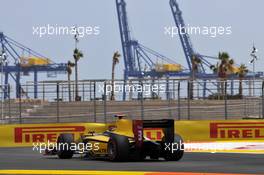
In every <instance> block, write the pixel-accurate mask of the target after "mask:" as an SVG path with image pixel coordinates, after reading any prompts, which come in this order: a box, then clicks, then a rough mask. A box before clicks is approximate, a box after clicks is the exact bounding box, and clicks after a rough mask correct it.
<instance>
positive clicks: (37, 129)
mask: <svg viewBox="0 0 264 175" xmlns="http://www.w3.org/2000/svg"><path fill="white" fill-rule="evenodd" d="M105 130H106V125H105V124H102V123H59V124H20V125H19V124H18V125H1V126H0V140H1V142H0V147H24V146H32V144H33V143H41V142H47V141H49V142H56V139H57V137H58V135H59V134H60V133H72V134H74V138H75V139H78V137H80V135H82V134H84V133H88V132H89V131H95V132H103V131H105Z"/></svg>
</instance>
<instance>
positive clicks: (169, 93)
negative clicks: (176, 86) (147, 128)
mask: <svg viewBox="0 0 264 175" xmlns="http://www.w3.org/2000/svg"><path fill="white" fill-rule="evenodd" d="M171 98H172V94H171V91H170V88H168V108H169V111H168V112H169V118H172V111H171V106H172V105H171Z"/></svg>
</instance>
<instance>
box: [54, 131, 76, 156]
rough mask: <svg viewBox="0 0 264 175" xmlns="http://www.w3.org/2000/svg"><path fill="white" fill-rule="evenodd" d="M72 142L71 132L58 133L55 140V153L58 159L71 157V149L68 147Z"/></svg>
mask: <svg viewBox="0 0 264 175" xmlns="http://www.w3.org/2000/svg"><path fill="white" fill-rule="evenodd" d="M73 142H74V139H73V135H72V134H60V135H59V137H58V140H57V149H58V151H57V155H58V157H59V158H60V159H71V158H72V156H73V151H72V150H71V149H70V147H71V144H72V143H73Z"/></svg>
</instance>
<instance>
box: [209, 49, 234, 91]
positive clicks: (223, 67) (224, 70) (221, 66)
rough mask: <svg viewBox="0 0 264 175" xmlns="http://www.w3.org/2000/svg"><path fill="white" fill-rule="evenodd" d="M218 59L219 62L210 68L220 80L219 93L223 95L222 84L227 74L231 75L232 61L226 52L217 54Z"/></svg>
mask: <svg viewBox="0 0 264 175" xmlns="http://www.w3.org/2000/svg"><path fill="white" fill-rule="evenodd" d="M218 59H219V61H220V62H219V63H217V64H216V65H212V66H211V67H210V68H211V69H212V70H213V72H214V73H217V74H218V77H219V78H220V80H221V93H222V94H224V84H225V81H226V79H227V76H228V74H230V73H233V67H234V60H233V59H231V58H230V56H229V54H228V53H227V52H219V54H218Z"/></svg>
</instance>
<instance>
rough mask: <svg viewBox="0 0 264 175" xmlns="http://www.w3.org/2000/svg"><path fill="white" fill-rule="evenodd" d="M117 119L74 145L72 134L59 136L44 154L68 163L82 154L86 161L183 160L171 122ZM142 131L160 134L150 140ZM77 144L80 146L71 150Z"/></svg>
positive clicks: (180, 145) (88, 134) (178, 138)
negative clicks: (78, 154)
mask: <svg viewBox="0 0 264 175" xmlns="http://www.w3.org/2000/svg"><path fill="white" fill-rule="evenodd" d="M117 117H118V119H117V121H116V122H115V123H114V124H110V125H109V127H108V130H106V131H105V132H103V133H95V132H90V133H87V134H85V135H82V136H81V137H80V138H79V139H78V140H76V141H74V139H73V135H72V134H67V133H65V134H60V135H59V137H58V139H57V148H56V149H53V150H52V151H46V152H45V154H46V155H58V157H59V158H60V159H70V158H72V157H73V155H74V154H77V153H80V152H81V153H82V154H85V156H84V157H87V158H89V159H107V160H110V161H141V160H144V159H145V158H146V157H149V158H150V159H159V158H164V159H165V160H167V161H178V160H180V159H181V158H182V157H183V154H184V145H183V140H182V138H181V136H179V135H178V134H175V133H174V120H169V119H162V120H128V119H125V118H124V117H123V116H117ZM145 130H148V131H151V130H154V131H157V130H159V131H161V133H160V134H159V136H160V137H159V138H149V137H147V136H146V135H145V134H144V131H145ZM76 144H77V145H82V146H81V147H79V146H74V147H73V145H76ZM87 145H88V146H87ZM73 148H74V149H73ZM76 148H78V150H76Z"/></svg>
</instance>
